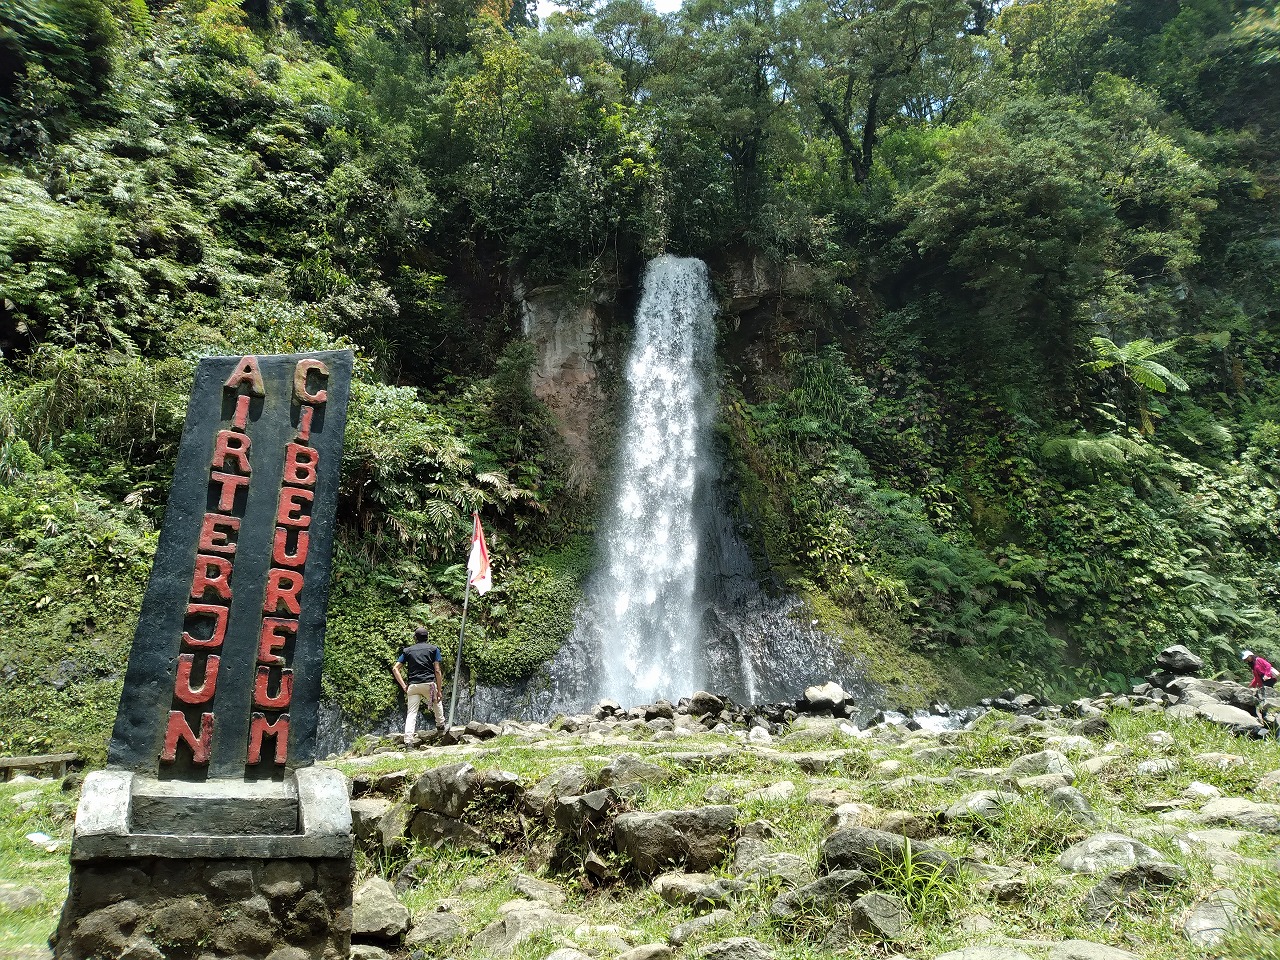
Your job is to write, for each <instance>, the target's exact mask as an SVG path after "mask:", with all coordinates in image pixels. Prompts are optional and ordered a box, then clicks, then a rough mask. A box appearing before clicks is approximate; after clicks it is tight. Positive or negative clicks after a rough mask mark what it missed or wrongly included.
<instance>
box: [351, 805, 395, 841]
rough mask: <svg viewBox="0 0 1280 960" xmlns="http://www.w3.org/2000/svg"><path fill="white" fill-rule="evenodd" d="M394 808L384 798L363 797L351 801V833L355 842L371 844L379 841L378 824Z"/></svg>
mask: <svg viewBox="0 0 1280 960" xmlns="http://www.w3.org/2000/svg"><path fill="white" fill-rule="evenodd" d="M392 806H394V804H392V802H391V801H390V800H387V799H386V798H385V797H363V798H361V799H359V800H352V801H351V832H352V833H354V834H355V837H356V842H357V843H361V844H373V843H377V842H378V840H379V835H378V824H379V823H380V822H381V821H382V818H383V817H384V816H385V815H386V813H387V811H388V810H390V809H391V808H392Z"/></svg>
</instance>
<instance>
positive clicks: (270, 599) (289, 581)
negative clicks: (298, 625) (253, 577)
mask: <svg viewBox="0 0 1280 960" xmlns="http://www.w3.org/2000/svg"><path fill="white" fill-rule="evenodd" d="M301 592H302V574H300V573H298V572H297V571H296V570H277V569H275V568H274V567H273V568H271V569H270V570H268V571H267V599H266V602H265V603H263V605H262V612H263V613H279V612H280V604H281V603H283V604H284V609H285V612H287V613H292V614H293V615H294V616H297V615H298V614H300V613H301V612H302V603H301V602H300V601H299V600H298V594H300V593H301Z"/></svg>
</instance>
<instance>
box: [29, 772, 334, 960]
mask: <svg viewBox="0 0 1280 960" xmlns="http://www.w3.org/2000/svg"><path fill="white" fill-rule="evenodd" d="M255 831H258V832H255ZM286 831H289V832H286ZM353 872H354V867H353V863H352V837H351V809H350V805H349V803H348V799H347V790H346V781H345V779H344V778H343V777H342V775H341V774H340V773H338V772H337V771H336V770H329V769H325V768H318V767H308V768H305V769H302V770H298V771H296V772H295V773H293V774H291V775H290V777H289V778H288V779H287V780H285V781H284V782H266V783H262V782H259V783H242V782H238V781H226V780H218V781H210V782H208V783H203V784H192V783H181V784H178V783H175V782H172V781H169V782H158V781H154V780H149V779H146V778H143V777H139V776H137V775H135V774H132V773H128V772H124V771H116V770H105V771H98V772H95V773H92V774H90V775H89V776H88V777H86V778H85V783H84V788H83V792H82V795H81V801H80V807H79V810H78V812H77V815H76V827H75V834H74V837H73V840H72V846H71V883H70V890H69V891H68V896H67V902H66V905H65V906H64V907H63V911H62V919H61V922H60V923H59V925H58V932H57V934H56V936H55V942H54V956H55V957H56V958H58V960H89V958H121V960H125V958H127V960H161V958H164V960H222V958H227V960H230V958H236V960H242V958H251V960H305V958H315V960H322V958H323V960H346V958H347V956H348V954H349V952H350V947H351V893H352V881H353Z"/></svg>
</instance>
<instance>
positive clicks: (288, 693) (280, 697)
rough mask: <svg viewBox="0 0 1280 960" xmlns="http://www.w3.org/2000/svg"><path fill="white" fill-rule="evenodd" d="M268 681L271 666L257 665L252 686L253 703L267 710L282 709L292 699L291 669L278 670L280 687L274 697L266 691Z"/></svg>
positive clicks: (269, 681)
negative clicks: (256, 672)
mask: <svg viewBox="0 0 1280 960" xmlns="http://www.w3.org/2000/svg"><path fill="white" fill-rule="evenodd" d="M270 683H271V668H270V667H259V668H258V680H257V682H256V683H255V684H254V686H253V705H254V706H255V707H266V708H267V709H269V710H284V709H285V708H287V707H288V706H289V701H290V700H292V699H293V671H292V670H281V671H280V689H279V690H277V691H276V695H275V696H274V697H273V696H271V695H270V694H269V693H268V692H267V687H268V686H269V685H270Z"/></svg>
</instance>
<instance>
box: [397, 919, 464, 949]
mask: <svg viewBox="0 0 1280 960" xmlns="http://www.w3.org/2000/svg"><path fill="white" fill-rule="evenodd" d="M464 933H466V927H465V926H463V923H462V921H461V920H459V919H458V918H457V917H456V916H454V915H453V914H452V913H444V912H440V911H431V912H427V913H421V914H419V915H418V916H416V917H414V918H413V927H412V929H410V930H409V935H408V936H407V937H405V938H404V945H405V946H406V947H408V948H409V949H410V950H412V949H413V948H414V947H429V946H440V945H443V944H446V943H452V942H453V941H454V940H457V939H458V938H459V937H461V936H462V935H463V934H464Z"/></svg>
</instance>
